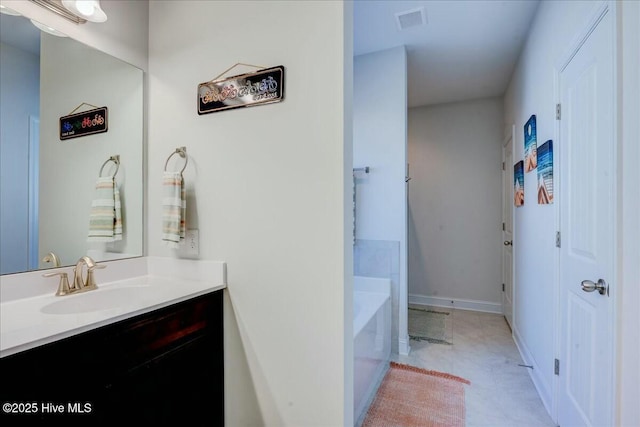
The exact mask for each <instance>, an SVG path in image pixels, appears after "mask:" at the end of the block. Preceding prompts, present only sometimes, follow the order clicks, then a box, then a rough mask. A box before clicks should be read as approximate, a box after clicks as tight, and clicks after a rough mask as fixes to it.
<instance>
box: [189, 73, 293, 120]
mask: <svg viewBox="0 0 640 427" xmlns="http://www.w3.org/2000/svg"><path fill="white" fill-rule="evenodd" d="M283 99H284V67H283V66H282V65H279V66H276V67H273V68H265V69H263V70H258V71H256V72H253V73H247V74H240V75H237V76H233V77H227V78H224V79H219V80H212V81H210V82H204V83H200V84H199V85H198V114H200V115H202V114H209V113H215V112H217V111H224V110H232V109H235V108H242V107H253V106H256V105H263V104H271V103H274V102H280V101H282V100H283Z"/></svg>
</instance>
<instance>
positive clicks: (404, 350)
mask: <svg viewBox="0 0 640 427" xmlns="http://www.w3.org/2000/svg"><path fill="white" fill-rule="evenodd" d="M410 351H411V347H410V346H409V338H408V337H407V338H404V339H403V338H399V339H398V353H399V354H401V355H402V356H408V355H409V352H410Z"/></svg>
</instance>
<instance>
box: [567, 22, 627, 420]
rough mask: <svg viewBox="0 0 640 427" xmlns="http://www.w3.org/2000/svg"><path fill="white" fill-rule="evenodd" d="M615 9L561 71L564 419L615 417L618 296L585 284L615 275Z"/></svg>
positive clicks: (611, 277) (609, 418)
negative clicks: (614, 316) (614, 314)
mask: <svg viewBox="0 0 640 427" xmlns="http://www.w3.org/2000/svg"><path fill="white" fill-rule="evenodd" d="M610 14H611V13H610V12H609V11H606V12H604V15H603V16H602V19H601V20H600V21H599V23H597V24H596V26H595V27H594V29H593V31H592V32H591V33H590V34H589V35H588V36H587V38H586V40H585V42H584V44H583V45H582V46H581V47H580V48H579V50H578V51H577V53H576V54H575V56H573V58H572V59H571V61H570V62H569V63H568V65H567V66H566V67H565V68H564V69H563V70H562V71H561V72H560V79H559V88H560V103H561V108H562V118H561V120H560V135H559V137H560V140H559V144H558V146H559V150H560V156H559V157H560V172H562V175H561V176H560V230H561V232H562V246H561V248H560V313H559V314H560V321H561V337H560V338H561V340H560V342H561V346H560V349H559V352H560V374H559V382H558V406H557V407H558V423H559V424H560V425H561V426H562V427H566V426H605V425H612V420H613V416H612V413H613V410H612V409H613V403H612V395H613V386H612V384H613V380H612V378H613V374H614V371H613V328H612V324H613V322H612V301H613V299H612V298H609V296H608V293H606V292H605V294H604V295H601V294H600V293H599V292H597V291H595V292H585V291H584V290H583V289H582V286H581V282H582V281H584V280H590V281H593V282H597V281H598V279H604V280H606V281H611V280H612V279H613V274H614V253H615V247H614V235H615V227H614V220H615V218H614V214H615V197H614V194H615V192H614V190H615V181H614V180H615V164H614V152H615V151H614V150H615V145H614V122H613V110H614V102H613V101H614V97H613V88H614V86H613V55H612V52H613V40H612V22H611V17H610Z"/></svg>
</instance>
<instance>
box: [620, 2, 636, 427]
mask: <svg viewBox="0 0 640 427" xmlns="http://www.w3.org/2000/svg"><path fill="white" fill-rule="evenodd" d="M618 7H619V9H618V11H617V13H616V16H618V18H619V19H620V20H618V21H617V22H618V23H619V24H620V25H621V27H620V29H621V32H620V34H619V36H621V37H622V42H621V45H622V48H621V50H620V51H619V52H620V56H619V57H618V58H619V60H620V61H619V62H618V66H619V67H620V68H619V70H620V74H621V75H622V81H619V82H618V83H619V85H620V86H618V88H619V89H621V92H619V93H621V96H620V97H619V104H618V105H619V106H621V108H620V110H619V111H620V115H619V120H621V121H622V126H621V127H620V128H619V129H620V132H619V136H620V139H619V141H618V144H619V147H620V151H619V152H618V153H619V154H618V161H619V163H618V166H619V168H618V184H619V187H618V195H619V197H618V209H619V210H618V214H619V216H618V221H619V222H618V224H619V226H620V227H619V229H618V236H617V238H618V248H619V250H620V256H619V257H618V265H617V266H616V267H617V269H618V295H617V298H616V300H617V301H616V305H617V313H618V319H617V325H618V328H617V329H618V335H617V336H616V339H617V343H616V348H617V351H618V354H617V358H616V361H615V364H616V367H617V371H616V378H617V381H618V384H617V386H618V387H617V389H616V390H615V396H616V402H617V407H616V412H617V418H616V420H615V425H617V426H637V425H640V405H638V403H637V402H638V396H640V385H639V384H638V380H637V379H638V378H640V364H639V363H638V360H640V342H639V340H638V326H637V325H640V310H638V306H640V287H639V286H638V277H640V265H639V263H638V260H640V216H639V215H638V212H639V211H640V191H639V190H638V184H637V183H638V182H640V170H639V169H638V167H637V166H638V164H640V146H639V145H638V135H639V134H640V124H639V121H638V120H637V118H638V117H640V75H639V74H638V68H639V67H640V3H638V2H624V3H622V4H621V5H618Z"/></svg>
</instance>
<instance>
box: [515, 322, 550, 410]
mask: <svg viewBox="0 0 640 427" xmlns="http://www.w3.org/2000/svg"><path fill="white" fill-rule="evenodd" d="M513 340H514V341H515V342H516V347H518V351H519V352H520V356H521V357H522V360H523V361H524V364H525V365H530V366H533V369H529V368H525V369H527V371H529V376H530V377H531V380H532V381H533V385H534V386H535V387H536V390H538V395H540V399H541V400H542V403H543V404H544V408H545V409H546V410H547V413H548V414H549V416H550V417H551V418H553V415H552V413H553V412H552V410H551V408H552V405H553V399H552V396H551V391H550V389H549V387H545V383H544V379H543V378H542V369H541V367H540V366H539V365H538V364H537V363H536V361H535V359H534V358H533V355H532V354H531V352H530V351H529V349H528V348H527V345H526V344H525V343H524V341H523V340H522V337H521V336H520V334H519V333H518V329H517V328H514V329H513ZM551 368H552V367H551V366H548V367H547V369H551Z"/></svg>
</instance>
